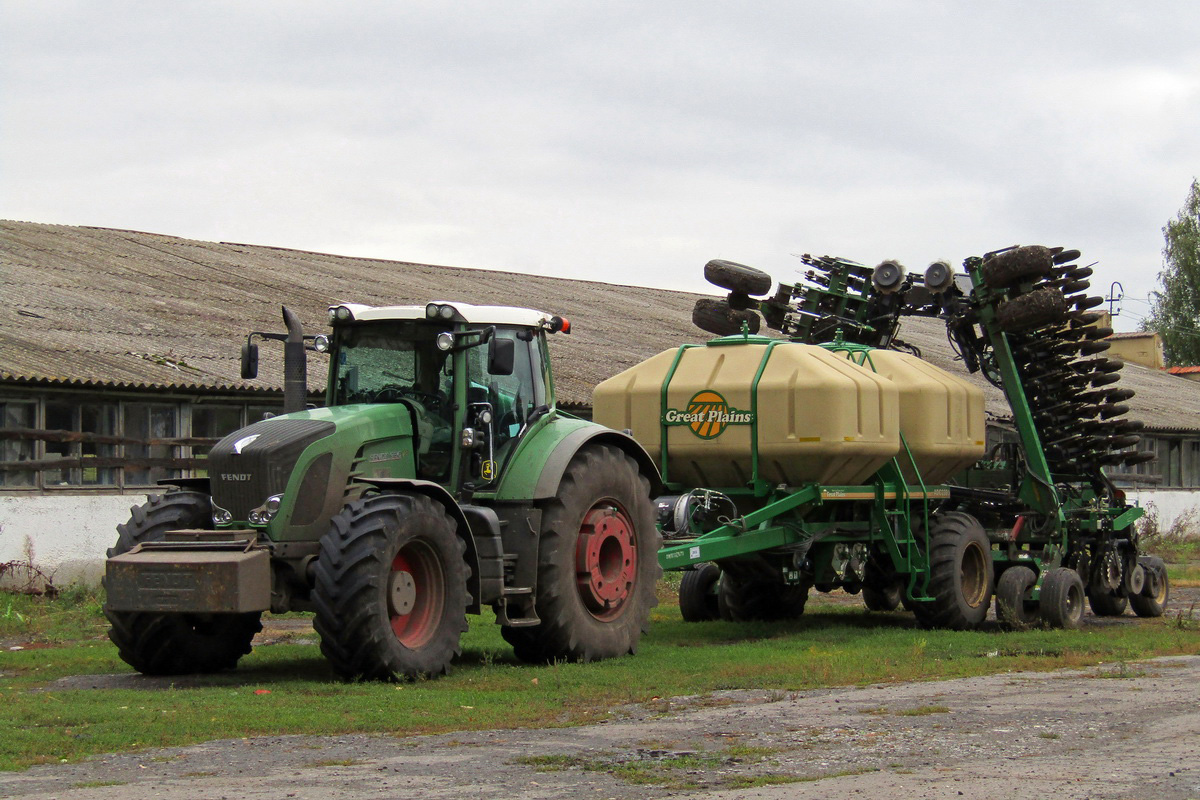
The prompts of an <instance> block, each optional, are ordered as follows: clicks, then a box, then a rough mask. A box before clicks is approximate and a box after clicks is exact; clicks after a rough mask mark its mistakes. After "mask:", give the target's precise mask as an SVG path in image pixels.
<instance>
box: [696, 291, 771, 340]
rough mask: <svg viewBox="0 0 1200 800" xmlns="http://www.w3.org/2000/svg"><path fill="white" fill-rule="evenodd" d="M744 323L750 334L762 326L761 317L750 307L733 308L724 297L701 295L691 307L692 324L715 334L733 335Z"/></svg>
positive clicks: (738, 331)
mask: <svg viewBox="0 0 1200 800" xmlns="http://www.w3.org/2000/svg"><path fill="white" fill-rule="evenodd" d="M743 322H744V323H746V326H747V330H749V331H750V333H751V334H755V333H758V332H759V330H760V329H761V328H762V318H761V317H759V316H758V313H757V312H755V311H752V310H750V309H741V310H739V309H735V308H733V307H732V306H730V305H729V302H728V301H727V300H725V299H716V298H712V297H701V298H700V299H699V300H697V301H696V306H695V307H694V308H693V309H692V324H693V325H695V326H696V327H697V328H699V329H701V330H703V331H707V332H708V333H711V334H713V335H715V336H734V335H736V334H739V333H741V332H742V323H743Z"/></svg>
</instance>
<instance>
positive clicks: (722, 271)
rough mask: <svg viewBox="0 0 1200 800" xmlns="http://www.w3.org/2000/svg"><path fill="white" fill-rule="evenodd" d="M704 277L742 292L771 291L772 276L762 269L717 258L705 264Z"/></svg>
mask: <svg viewBox="0 0 1200 800" xmlns="http://www.w3.org/2000/svg"><path fill="white" fill-rule="evenodd" d="M704 279H705V280H706V281H708V282H709V283H711V284H713V285H714V286H720V287H721V288H722V289H728V290H729V291H731V292H740V293H741V294H755V295H764V294H766V293H767V292H769V291H771V283H772V281H771V276H770V275H768V274H767V273H765V272H763V271H762V270H761V269H755V268H754V267H748V266H746V265H745V264H738V263H737V262H736V261H725V260H724V259H720V258H715V259H713V260H712V261H709V262H708V263H707V264H705V265H704Z"/></svg>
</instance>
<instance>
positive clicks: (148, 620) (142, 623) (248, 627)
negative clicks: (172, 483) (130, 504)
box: [104, 490, 262, 675]
mask: <svg viewBox="0 0 1200 800" xmlns="http://www.w3.org/2000/svg"><path fill="white" fill-rule="evenodd" d="M130 512H131V516H130V518H129V521H128V522H126V523H125V524H124V525H118V526H117V543H116V545H115V546H114V547H112V548H111V549H110V550H109V551H108V555H109V556H116V555H120V554H121V553H125V552H128V551H129V550H131V549H133V547H134V546H135V545H137V544H140V543H142V542H153V541H158V540H160V539H162V538H163V535H164V534H165V533H166V532H167V531H174V530H185V529H198V528H203V529H207V528H212V504H211V501H210V499H209V497H208V495H206V494H202V493H200V492H192V491H178V490H177V491H171V492H167V493H166V494H164V495H161V496H158V497H151V498H150V500H149V501H148V502H147V503H145V504H144V505H141V506H137V507H135V508H133V509H131V510H130ZM104 616H106V617H107V618H108V621H109V623H110V625H111V627H110V628H109V630H108V638H109V639H111V640H112V642H113V644H115V645H116V646H117V653H118V655H120V657H121V660H122V661H124V662H125V663H127V664H129V666H131V667H133V668H134V669H136V670H137V671H138V672H141V673H143V674H145V675H185V674H188V673H199V672H219V671H221V670H225V669H232V668H233V667H235V666H236V665H237V662H238V660H239V659H240V658H241V657H242V656H244V655H245V654H246V653H249V652H250V642H251V641H252V640H253V639H254V634H256V633H258V632H259V631H260V630H262V623H261V622H260V621H259V618H260V616H261V615H260V614H259V613H258V612H253V613H248V614H181V613H160V612H150V611H112V610H110V609H108V608H107V607H106V608H105V609H104Z"/></svg>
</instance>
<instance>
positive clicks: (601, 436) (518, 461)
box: [496, 418, 662, 502]
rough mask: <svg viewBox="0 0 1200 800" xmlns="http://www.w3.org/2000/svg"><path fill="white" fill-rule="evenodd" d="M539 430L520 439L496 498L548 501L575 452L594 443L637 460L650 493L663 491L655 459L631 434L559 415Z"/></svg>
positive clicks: (513, 500)
mask: <svg viewBox="0 0 1200 800" xmlns="http://www.w3.org/2000/svg"><path fill="white" fill-rule="evenodd" d="M553 422H554V423H561V424H550V425H546V426H545V427H543V428H541V429H539V430H538V431H537V432H536V433H535V434H534V437H535V439H536V441H533V442H523V443H522V448H521V450H520V451H519V452H518V453H517V454H516V457H514V459H513V461H512V463H511V464H509V465H508V466H507V467H505V470H504V475H503V477H502V478H501V481H500V486H499V488H498V489H497V491H496V499H497V500H498V501H509V502H527V501H530V500H534V501H536V500H547V499H549V498H551V497H554V496H556V495H557V494H558V484H559V483H560V482H561V481H562V476H563V473H564V472H566V470H567V465H568V464H570V463H571V459H572V458H574V457H575V454H576V453H578V452H579V451H580V450H582V449H583V448H584V447H587V446H589V445H593V444H605V445H610V446H612V447H616V448H617V449H619V450H621V451H622V452H624V453H625V454H626V455H628V456H630V457H631V458H632V459H633V460H634V461H636V462H637V465H638V469H639V470H640V471H641V473H642V475H644V476H645V477H646V479H647V480H648V481H649V482H650V496H651V497H655V496H657V495H658V494H660V493H661V491H662V478H661V476H660V475H659V473H658V466H657V465H656V464H655V463H654V459H652V458H651V457H650V455H649V454H648V453H647V452H646V451H645V450H644V449H642V446H641V445H640V444H638V443H637V441H635V440H634V439H633V437H631V436H627V435H625V434H624V433H621V432H620V431H614V430H612V429H611V428H606V427H604V426H603V425H598V424H596V423H594V422H587V421H586V420H577V419H568V418H559V419H557V420H554V421H553Z"/></svg>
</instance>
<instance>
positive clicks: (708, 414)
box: [592, 337, 984, 487]
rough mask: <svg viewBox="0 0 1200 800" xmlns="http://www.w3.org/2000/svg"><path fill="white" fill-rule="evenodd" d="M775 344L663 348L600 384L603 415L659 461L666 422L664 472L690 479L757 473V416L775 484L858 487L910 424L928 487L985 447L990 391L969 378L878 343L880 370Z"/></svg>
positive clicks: (740, 479) (742, 479)
mask: <svg viewBox="0 0 1200 800" xmlns="http://www.w3.org/2000/svg"><path fill="white" fill-rule="evenodd" d="M769 341H770V340H766V339H763V338H759V337H751V338H745V339H734V338H733V337H730V338H729V339H723V340H722V339H718V340H714V341H713V342H710V343H708V344H707V345H705V346H693V347H685V348H682V350H683V352H682V353H680V352H679V349H672V350H667V351H665V352H662V353H659V354H658V355H656V356H654V357H652V358H650V359H648V360H646V361H644V362H642V363H641V364H638V365H636V366H634V367H632V368H630V369H628V370H626V371H625V372H622V373H620V374H619V375H616V376H614V377H612V378H610V379H608V380H607V381H604V382H603V383H601V384H600V385H599V386H597V387H596V389H595V392H594V393H593V400H592V403H593V414H594V419H595V420H596V421H597V422H599V423H601V424H603V425H607V426H608V427H610V428H616V429H618V430H623V429H628V430H631V431H632V432H633V436H634V438H636V439H637V440H638V442H640V443H641V444H642V446H643V447H645V448H646V450H647V451H648V452H649V453H650V455H651V456H653V457H654V458H655V459H657V460H659V463H660V464H661V451H662V435H663V427H664V426H663V422H664V421H665V422H666V426H665V427H666V442H667V452H668V459H667V476H666V477H667V480H669V481H670V482H672V483H680V484H684V485H687V486H709V487H722V486H726V487H730V486H745V485H746V484H747V483H748V482H749V481H750V480H751V479H752V477H753V450H752V448H751V446H750V437H751V431H752V430H753V429H754V426H753V425H752V424H751V422H752V420H753V419H754V414H755V413H756V414H757V423H758V425H757V427H758V458H759V463H758V468H759V477H760V478H761V479H762V480H765V481H767V482H769V483H784V484H788V485H792V486H795V485H799V484H803V483H809V482H816V483H821V484H825V485H854V484H861V483H863V482H865V481H867V480H868V479H869V478H870V477H871V475H872V474H874V473H875V471H876V470H878V469H879V468H880V467H881V466H883V464H884V463H885V462H886V461H887V460H888V459H890V458H893V457H895V456H896V455H897V454H898V453H899V452H900V431H901V430H902V428H903V429H904V432H905V438H906V440H907V441H908V445H909V449H910V450H911V451H912V452H913V454H914V457H916V459H917V463H918V465H919V467H920V469H921V470H922V477H923V478H924V481H925V483H926V484H930V483H936V482H939V481H941V480H944V479H945V478H946V477H948V476H949V475H950V474H953V473H954V472H956V471H957V470H959V469H961V468H962V467H964V466H966V465H968V464H970V463H973V462H974V461H975V460H977V459H978V458H979V456H980V455H982V453H983V424H984V420H983V393H982V392H981V391H980V390H979V389H978V388H976V387H974V386H973V385H971V384H969V383H967V382H966V381H962V380H961V379H958V378H956V377H954V376H952V375H949V374H948V373H945V372H943V371H942V370H939V369H938V368H937V367H934V366H932V365H930V364H927V363H925V362H923V361H920V360H919V359H915V358H914V357H912V356H907V355H906V354H903V353H895V352H891V351H872V353H871V355H872V357H873V358H874V357H875V356H876V355H882V356H883V357H882V358H879V359H876V360H875V361H874V366H875V368H876V369H878V370H879V371H878V372H876V371H874V370H872V369H871V368H869V367H864V366H860V365H859V364H857V363H852V362H851V361H850V360H849V359H848V358H847V354H846V353H844V352H831V351H829V350H827V349H825V348H823V347H818V346H816V345H807V344H799V343H794V342H781V343H776V344H774V345H773V346H770V345H768V342H769ZM676 356H678V364H677V366H676V367H675V372H674V374H673V375H672V374H671V366H672V364H674V363H675V361H676ZM893 356H895V357H897V358H893ZM764 358H766V363H765V364H764V363H763V360H764ZM858 359H859V360H861V354H860V355H859V356H858ZM914 361H915V362H916V363H915V364H914V363H912V362H914ZM760 368H761V375H760V376H759V378H758V397H757V404H755V403H753V402H752V400H751V397H750V394H751V388H752V387H753V385H754V380H755V376H756V375H758V374H759V371H760ZM668 376H669V377H670V385H669V386H668V389H667V394H666V403H665V404H664V403H663V400H662V398H663V395H662V388H663V382H664V380H666V379H667V378H668ZM902 397H903V398H904V399H903V400H902ZM921 409H925V411H924V412H922V411H921ZM914 445H915V446H914ZM904 460H906V459H904V458H902V459H901V461H902V462H903V461H904ZM927 469H928V470H929V475H926V473H925V470H927ZM931 476H932V477H931Z"/></svg>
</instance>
